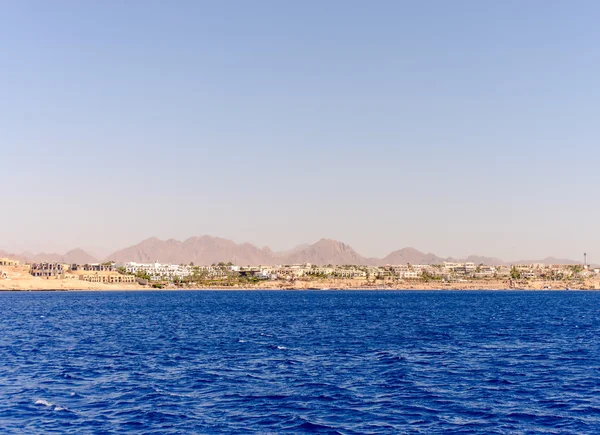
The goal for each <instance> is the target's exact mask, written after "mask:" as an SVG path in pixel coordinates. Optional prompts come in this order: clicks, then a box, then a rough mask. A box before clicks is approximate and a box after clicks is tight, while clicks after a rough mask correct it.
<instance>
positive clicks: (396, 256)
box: [378, 248, 445, 265]
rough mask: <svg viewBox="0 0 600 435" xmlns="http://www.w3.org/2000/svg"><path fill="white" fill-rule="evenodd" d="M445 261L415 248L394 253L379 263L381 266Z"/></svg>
mask: <svg viewBox="0 0 600 435" xmlns="http://www.w3.org/2000/svg"><path fill="white" fill-rule="evenodd" d="M444 261H445V259H443V258H440V257H438V256H436V255H434V254H431V253H429V254H424V253H423V252H421V251H419V250H417V249H415V248H404V249H399V250H398V251H394V252H392V253H391V254H389V255H387V256H386V257H384V258H382V259H381V260H379V261H378V263H379V264H381V265H386V264H440V263H443V262H444Z"/></svg>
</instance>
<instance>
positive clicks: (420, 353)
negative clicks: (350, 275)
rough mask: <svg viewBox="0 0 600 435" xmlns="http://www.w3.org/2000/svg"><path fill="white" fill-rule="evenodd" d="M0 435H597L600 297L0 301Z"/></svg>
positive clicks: (209, 296) (5, 297) (31, 296)
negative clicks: (300, 434)
mask: <svg viewBox="0 0 600 435" xmlns="http://www.w3.org/2000/svg"><path fill="white" fill-rule="evenodd" d="M0 433H2V434H5V433H6V434H12V433H14V434H22V433H23V434H49V433H60V434H63V433H72V434H212V433H232V434H246V433H261V434H269V433H272V434H278V433H322V434H404V433H407V434H411V433H414V434H438V433H446V434H540V433H547V434H598V433H600V293H594V292H579V291H573V292H566V291H565V292H517V291H511V292H495V291H480V292H477V291H475V292H467V291H461V292H451V291H441V292H433V291H354V292H342V291H305V292H303V291H281V292H279V291H264V292H262V291H248V292H242V291H198V292H190V291H181V292H106V293H105V292H97V293H91V292H86V293H84V292H32V293H2V294H0Z"/></svg>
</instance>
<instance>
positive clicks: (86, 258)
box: [28, 248, 98, 264]
mask: <svg viewBox="0 0 600 435" xmlns="http://www.w3.org/2000/svg"><path fill="white" fill-rule="evenodd" d="M28 261H29V262H30V263H66V264H89V263H98V259H96V258H94V257H92V256H91V255H90V254H88V253H87V252H85V251H84V250H83V249H79V248H77V249H72V250H70V251H69V252H67V253H66V254H64V255H61V254H55V253H52V254H47V253H44V252H42V253H40V254H36V255H34V256H32V257H29V258H28Z"/></svg>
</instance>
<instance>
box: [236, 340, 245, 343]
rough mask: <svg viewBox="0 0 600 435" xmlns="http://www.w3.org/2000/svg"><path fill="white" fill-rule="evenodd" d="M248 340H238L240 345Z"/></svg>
mask: <svg viewBox="0 0 600 435" xmlns="http://www.w3.org/2000/svg"><path fill="white" fill-rule="evenodd" d="M245 342H246V340H238V343H245Z"/></svg>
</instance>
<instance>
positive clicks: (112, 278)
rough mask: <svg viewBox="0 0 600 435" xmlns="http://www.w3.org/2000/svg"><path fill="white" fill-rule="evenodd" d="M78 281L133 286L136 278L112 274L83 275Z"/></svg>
mask: <svg viewBox="0 0 600 435" xmlns="http://www.w3.org/2000/svg"><path fill="white" fill-rule="evenodd" d="M79 280H80V281H87V282H100V283H104V284H133V283H135V282H136V277H135V276H133V275H121V274H118V273H114V274H99V273H93V274H84V275H79Z"/></svg>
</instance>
